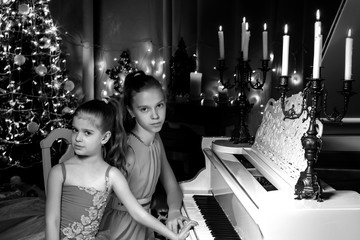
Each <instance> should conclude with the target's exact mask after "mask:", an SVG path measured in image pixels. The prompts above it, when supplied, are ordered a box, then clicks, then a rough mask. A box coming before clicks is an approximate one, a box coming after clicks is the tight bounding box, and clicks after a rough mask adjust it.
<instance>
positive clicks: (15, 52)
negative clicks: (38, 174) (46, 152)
mask: <svg viewBox="0 0 360 240" xmlns="http://www.w3.org/2000/svg"><path fill="white" fill-rule="evenodd" d="M49 1H50V0H21V1H20V0H0V2H1V5H0V47H1V48H0V160H1V161H2V163H4V162H6V163H7V164H10V165H13V164H15V165H26V163H25V161H26V162H31V160H32V158H36V159H37V160H39V159H41V156H38V155H37V154H39V153H40V147H39V142H40V140H42V139H43V138H44V137H46V136H47V134H48V133H49V132H50V131H52V130H53V129H55V128H59V127H67V126H68V124H69V122H70V119H71V118H70V116H71V113H72V111H73V110H74V108H75V107H76V106H77V100H76V97H75V95H74V94H73V93H72V91H73V89H74V87H75V86H74V83H73V82H72V81H71V80H69V79H68V77H67V74H68V73H67V71H66V59H65V54H64V53H62V50H61V47H62V39H61V37H60V33H59V31H58V29H57V27H56V25H55V24H54V22H53V19H52V17H51V14H50V11H49V6H48V4H49Z"/></svg>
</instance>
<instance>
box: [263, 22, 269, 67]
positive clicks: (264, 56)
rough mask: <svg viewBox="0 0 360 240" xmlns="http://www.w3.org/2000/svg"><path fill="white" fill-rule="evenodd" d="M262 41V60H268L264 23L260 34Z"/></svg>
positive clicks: (266, 34)
mask: <svg viewBox="0 0 360 240" xmlns="http://www.w3.org/2000/svg"><path fill="white" fill-rule="evenodd" d="M262 40H263V59H264V60H265V59H268V32H267V31H266V23H264V31H263V32H262Z"/></svg>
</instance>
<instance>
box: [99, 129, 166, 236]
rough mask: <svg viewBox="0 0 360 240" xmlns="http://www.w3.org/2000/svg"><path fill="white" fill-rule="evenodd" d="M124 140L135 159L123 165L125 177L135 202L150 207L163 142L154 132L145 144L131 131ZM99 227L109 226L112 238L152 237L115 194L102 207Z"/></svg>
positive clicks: (163, 154)
mask: <svg viewBox="0 0 360 240" xmlns="http://www.w3.org/2000/svg"><path fill="white" fill-rule="evenodd" d="M128 144H129V146H130V147H131V148H132V149H133V150H134V153H135V163H134V164H133V165H131V166H130V167H129V168H128V169H127V171H128V176H127V181H128V183H129V186H130V189H131V191H132V193H133V194H134V196H135V197H136V199H137V200H138V202H139V203H140V204H141V205H142V206H143V207H144V208H145V209H146V210H148V211H150V203H151V197H152V195H153V194H154V192H155V188H156V184H157V182H158V179H159V176H160V170H161V169H160V168H161V158H162V157H166V156H165V150H164V146H163V143H162V141H161V139H160V136H159V135H158V134H156V136H155V138H154V141H153V142H152V143H151V144H150V146H147V145H146V144H144V143H143V142H142V141H141V139H140V138H139V137H137V136H136V135H135V134H133V133H131V134H130V135H129V137H128ZM101 229H110V233H111V239H116V240H149V239H154V232H153V231H152V230H151V229H148V228H146V227H145V226H143V225H141V224H139V223H137V222H136V221H135V220H133V219H132V217H131V216H130V214H129V213H128V212H127V210H126V208H125V207H124V206H123V205H122V204H121V202H120V201H119V200H118V199H117V198H116V197H115V196H112V198H111V199H110V202H109V204H108V207H107V208H106V210H105V213H104V218H103V221H102V222H101Z"/></svg>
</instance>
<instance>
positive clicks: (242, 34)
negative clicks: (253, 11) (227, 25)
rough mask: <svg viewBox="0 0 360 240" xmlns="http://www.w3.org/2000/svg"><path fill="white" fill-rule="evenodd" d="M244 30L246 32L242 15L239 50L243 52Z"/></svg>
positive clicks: (244, 19)
mask: <svg viewBox="0 0 360 240" xmlns="http://www.w3.org/2000/svg"><path fill="white" fill-rule="evenodd" d="M245 32H246V18H245V17H243V21H242V23H241V51H242V52H244V45H245Z"/></svg>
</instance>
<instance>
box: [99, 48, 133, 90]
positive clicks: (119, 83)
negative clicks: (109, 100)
mask: <svg viewBox="0 0 360 240" xmlns="http://www.w3.org/2000/svg"><path fill="white" fill-rule="evenodd" d="M115 60H117V59H115ZM134 71H137V69H136V68H134V67H133V66H132V63H131V59H130V54H129V52H128V51H123V52H122V53H121V55H120V58H119V59H118V60H117V65H115V66H114V67H113V68H111V69H107V70H106V74H107V75H108V76H109V79H108V81H107V84H106V94H103V95H104V97H106V96H111V95H112V94H122V92H123V86H124V81H125V77H126V75H128V74H129V73H131V72H134ZM114 90H115V91H116V92H115V93H114Z"/></svg>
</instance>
